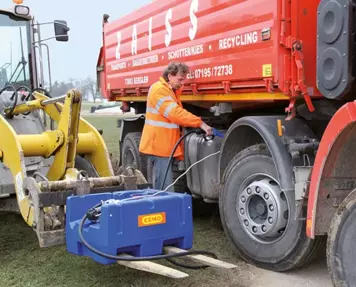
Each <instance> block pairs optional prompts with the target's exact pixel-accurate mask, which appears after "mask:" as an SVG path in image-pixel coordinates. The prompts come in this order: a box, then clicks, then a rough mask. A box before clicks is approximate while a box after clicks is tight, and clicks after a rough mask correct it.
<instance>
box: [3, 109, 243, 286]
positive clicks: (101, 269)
mask: <svg viewBox="0 0 356 287" xmlns="http://www.w3.org/2000/svg"><path fill="white" fill-rule="evenodd" d="M86 119H87V120H88V121H89V122H91V123H92V124H93V125H94V126H96V127H97V128H99V129H103V130H104V134H103V136H104V140H105V142H106V143H107V146H108V149H109V151H110V152H112V153H113V154H114V155H116V156H118V155H119V148H118V136H119V130H118V129H117V128H116V119H115V117H105V118H103V117H91V116H87V117H86ZM204 209H206V210H205V212H204V213H205V214H206V215H205V216H202V215H201V214H200V215H199V214H197V216H195V219H194V226H195V227H194V229H195V238H194V249H205V250H209V251H212V252H215V253H216V254H217V255H218V257H219V258H221V259H223V260H226V261H228V262H231V263H236V262H237V259H236V257H234V256H233V255H232V254H231V248H230V247H228V243H227V240H226V238H225V236H224V233H223V231H222V227H221V224H220V220H219V217H218V213H217V209H216V206H212V205H204ZM200 210H201V209H200ZM210 211H211V212H210ZM0 261H1V269H0V270H1V271H0V286H6V287H7V286H36V287H42V286H46V287H47V286H78V287H80V286H93V287H94V286H100V287H105V286H128V287H140V286H147V287H155V286H191V287H195V286H208V287H210V286H211V287H213V286H214V287H215V286H216V285H220V286H245V285H241V276H246V275H243V274H246V272H245V271H243V272H242V271H241V270H240V269H237V270H236V269H235V270H231V271H220V270H216V269H205V270H199V271H195V270H186V269H182V268H177V269H179V270H182V271H183V272H187V273H188V274H190V277H188V278H185V279H181V280H174V279H167V278H164V277H161V276H156V275H153V274H149V273H145V272H140V271H136V270H133V269H128V268H125V267H122V266H118V265H112V266H103V265H100V264H97V263H95V262H94V261H92V260H91V259H88V258H84V257H78V256H75V255H72V254H69V253H68V252H67V251H66V249H65V246H56V247H51V248H46V249H40V248H39V247H38V241H37V237H36V234H35V233H34V232H33V231H32V230H31V229H30V228H29V227H28V226H27V225H26V224H25V223H24V221H23V219H22V218H21V216H19V215H15V214H10V213H0ZM162 263H163V264H164V265H167V266H172V265H171V264H170V263H168V262H166V261H164V262H162ZM239 266H240V267H241V266H242V265H241V264H239ZM240 267H239V268H240ZM241 268H242V267H241ZM245 268H246V267H244V270H245ZM236 275H238V276H236Z"/></svg>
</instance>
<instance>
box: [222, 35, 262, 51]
mask: <svg viewBox="0 0 356 287" xmlns="http://www.w3.org/2000/svg"><path fill="white" fill-rule="evenodd" d="M257 41H258V33H257V31H254V32H249V33H244V34H242V35H237V36H233V37H227V38H224V39H220V40H219V50H226V49H230V48H235V47H239V46H246V45H250V44H256V43H257Z"/></svg>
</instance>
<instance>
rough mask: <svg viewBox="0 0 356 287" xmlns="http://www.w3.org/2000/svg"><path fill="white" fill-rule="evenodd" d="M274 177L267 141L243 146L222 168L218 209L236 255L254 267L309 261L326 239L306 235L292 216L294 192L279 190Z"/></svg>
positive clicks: (275, 267) (277, 268) (302, 225)
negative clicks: (247, 146) (223, 170)
mask: <svg viewBox="0 0 356 287" xmlns="http://www.w3.org/2000/svg"><path fill="white" fill-rule="evenodd" d="M277 178H278V177H277V171H276V168H275V165H274V161H273V158H272V156H271V155H270V153H269V151H268V149H267V147H266V145H264V144H258V145H254V146H251V147H249V148H246V149H245V150H243V151H241V152H240V153H239V154H237V155H236V156H235V157H234V158H233V159H232V160H231V162H230V163H229V165H228V167H227V168H226V170H225V172H224V176H223V179H222V185H221V190H220V198H219V209H220V216H221V221H222V225H223V228H224V230H225V233H226V235H227V237H228V239H229V241H230V242H231V243H232V245H233V246H234V249H235V250H236V251H237V253H238V255H239V256H240V257H241V258H242V259H244V260H245V261H246V262H248V263H251V264H254V265H256V266H258V267H261V268H264V269H269V270H273V271H279V272H281V271H287V270H290V269H293V268H297V267H300V266H301V265H303V264H306V263H307V262H309V261H310V260H312V259H313V258H314V257H315V256H316V255H317V254H318V251H320V250H322V249H321V248H323V247H325V238H324V237H322V238H317V239H315V240H312V239H310V238H308V237H307V236H306V231H305V221H303V220H295V219H294V213H295V200H294V192H283V191H282V190H281V188H280V186H279V183H278V180H277ZM324 250H325V249H324Z"/></svg>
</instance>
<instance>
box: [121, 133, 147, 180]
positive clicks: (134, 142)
mask: <svg viewBox="0 0 356 287" xmlns="http://www.w3.org/2000/svg"><path fill="white" fill-rule="evenodd" d="M141 135H142V133H140V132H134V133H128V134H127V135H126V136H125V139H124V142H123V143H122V150H121V152H122V157H121V159H122V166H123V167H124V168H126V167H128V166H132V167H134V168H136V169H138V170H140V171H141V172H142V174H143V175H144V176H145V178H147V156H146V155H143V154H141V153H140V151H139V146H140V140H141Z"/></svg>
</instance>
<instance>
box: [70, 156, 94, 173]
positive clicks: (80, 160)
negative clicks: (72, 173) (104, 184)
mask: <svg viewBox="0 0 356 287" xmlns="http://www.w3.org/2000/svg"><path fill="white" fill-rule="evenodd" d="M75 168H76V169H77V170H84V171H86V172H87V173H88V176H89V177H98V173H97V172H96V170H95V168H94V166H93V165H92V164H91V162H90V161H89V160H87V159H86V158H84V157H81V156H76V157H75Z"/></svg>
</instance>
